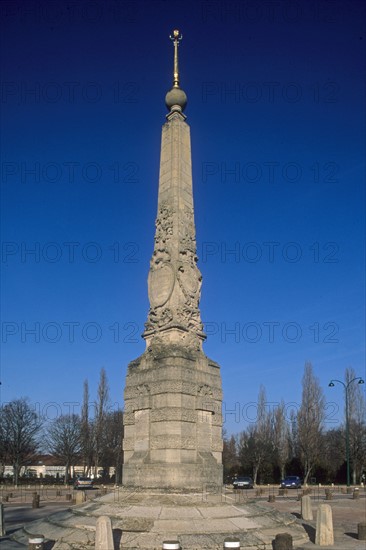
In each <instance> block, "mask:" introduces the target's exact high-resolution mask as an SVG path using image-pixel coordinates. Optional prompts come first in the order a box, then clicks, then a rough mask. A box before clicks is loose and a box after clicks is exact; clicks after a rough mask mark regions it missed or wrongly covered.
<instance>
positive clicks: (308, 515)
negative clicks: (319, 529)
mask: <svg viewBox="0 0 366 550" xmlns="http://www.w3.org/2000/svg"><path fill="white" fill-rule="evenodd" d="M301 517H302V519H305V520H306V521H312V520H313V519H314V518H313V509H312V507H311V499H310V497H309V495H305V496H303V497H301Z"/></svg>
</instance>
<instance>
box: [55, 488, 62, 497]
mask: <svg viewBox="0 0 366 550" xmlns="http://www.w3.org/2000/svg"><path fill="white" fill-rule="evenodd" d="M56 496H57V497H60V496H61V491H60V489H58V490H57V491H56Z"/></svg>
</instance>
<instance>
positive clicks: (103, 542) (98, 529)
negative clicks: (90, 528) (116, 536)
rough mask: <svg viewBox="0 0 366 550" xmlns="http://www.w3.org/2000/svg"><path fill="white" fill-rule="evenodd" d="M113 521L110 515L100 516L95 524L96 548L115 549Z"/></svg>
mask: <svg viewBox="0 0 366 550" xmlns="http://www.w3.org/2000/svg"><path fill="white" fill-rule="evenodd" d="M113 549H114V542H113V531H112V523H111V520H110V518H109V517H108V516H100V517H99V518H98V519H97V521H96V524H95V550H113Z"/></svg>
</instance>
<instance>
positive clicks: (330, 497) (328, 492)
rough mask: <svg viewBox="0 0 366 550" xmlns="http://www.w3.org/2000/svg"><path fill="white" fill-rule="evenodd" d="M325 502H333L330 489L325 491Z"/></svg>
mask: <svg viewBox="0 0 366 550" xmlns="http://www.w3.org/2000/svg"><path fill="white" fill-rule="evenodd" d="M325 500H333V493H332V491H331V490H330V489H325Z"/></svg>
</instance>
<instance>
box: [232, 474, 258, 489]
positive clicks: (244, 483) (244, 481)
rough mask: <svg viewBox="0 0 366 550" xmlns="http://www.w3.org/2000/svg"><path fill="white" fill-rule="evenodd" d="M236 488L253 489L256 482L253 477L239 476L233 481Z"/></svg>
mask: <svg viewBox="0 0 366 550" xmlns="http://www.w3.org/2000/svg"><path fill="white" fill-rule="evenodd" d="M233 487H234V489H253V487H254V484H253V480H252V478H251V477H237V478H236V479H234V481H233Z"/></svg>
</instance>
